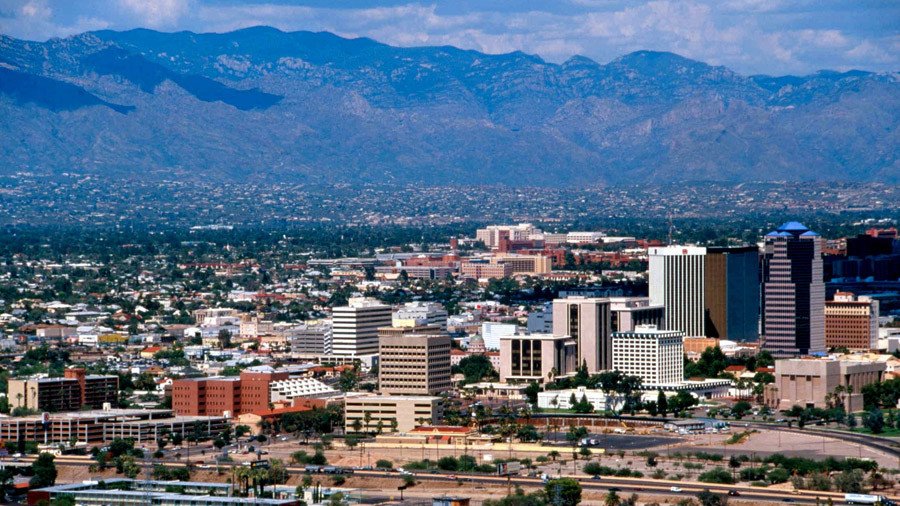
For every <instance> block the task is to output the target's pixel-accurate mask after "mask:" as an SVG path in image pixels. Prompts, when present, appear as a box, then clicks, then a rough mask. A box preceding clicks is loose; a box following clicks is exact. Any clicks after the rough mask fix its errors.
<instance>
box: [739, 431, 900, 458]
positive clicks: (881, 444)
mask: <svg viewBox="0 0 900 506" xmlns="http://www.w3.org/2000/svg"><path fill="white" fill-rule="evenodd" d="M731 425H732V427H734V428H740V427H748V428H751V429H764V430H781V431H785V432H794V433H797V434H813V435H816V436H823V437H829V438H833V439H840V440H842V441H850V442H853V443H857V444H861V445H863V446H866V447H868V448H872V449H873V450H878V451H881V452H884V453H886V454H888V455H891V456H893V457H897V458H898V459H900V443H897V442H896V441H891V440H889V439H885V438H881V437H878V436H869V435H867V434H852V433H849V432H842V431H837V430H829V429H817V428H814V427H809V426H807V427H804V428H802V429H799V428H795V427H791V428H788V427H785V426H783V425H773V424H770V423H759V422H746V423H741V422H735V423H732V424H731Z"/></svg>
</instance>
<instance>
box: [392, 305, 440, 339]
mask: <svg viewBox="0 0 900 506" xmlns="http://www.w3.org/2000/svg"><path fill="white" fill-rule="evenodd" d="M393 325H394V327H423V326H436V327H440V329H441V330H442V331H443V332H446V331H447V310H446V309H444V306H442V305H441V304H440V303H438V302H421V301H416V302H408V303H406V304H404V305H403V307H401V308H400V309H398V310H397V312H396V313H394V320H393Z"/></svg>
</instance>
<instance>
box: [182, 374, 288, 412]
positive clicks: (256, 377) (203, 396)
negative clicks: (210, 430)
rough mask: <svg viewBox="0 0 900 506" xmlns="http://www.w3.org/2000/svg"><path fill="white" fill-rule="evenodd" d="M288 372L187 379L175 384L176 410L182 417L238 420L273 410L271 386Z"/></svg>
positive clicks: (285, 377)
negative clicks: (228, 415) (248, 415)
mask: <svg viewBox="0 0 900 506" xmlns="http://www.w3.org/2000/svg"><path fill="white" fill-rule="evenodd" d="M288 377H289V376H288V373H287V372H253V371H244V372H242V373H241V375H240V377H237V378H235V377H206V378H185V379H179V380H175V381H173V382H172V409H173V410H175V412H176V413H178V414H179V415H189V416H222V415H223V414H230V415H232V416H237V415H239V414H243V413H250V412H253V411H260V410H267V409H269V403H271V402H272V397H271V393H270V388H269V387H270V384H271V383H272V382H275V381H280V380H286V379H288Z"/></svg>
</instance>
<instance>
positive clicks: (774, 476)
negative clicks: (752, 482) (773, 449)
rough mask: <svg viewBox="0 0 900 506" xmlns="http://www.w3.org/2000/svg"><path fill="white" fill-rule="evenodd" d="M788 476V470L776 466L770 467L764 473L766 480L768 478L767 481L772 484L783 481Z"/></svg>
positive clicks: (788, 477)
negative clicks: (770, 468) (769, 469)
mask: <svg viewBox="0 0 900 506" xmlns="http://www.w3.org/2000/svg"><path fill="white" fill-rule="evenodd" d="M790 477H791V473H789V472H788V470H787V469H785V468H783V467H776V468H775V469H772V470H771V471H769V472H768V473H766V480H768V481H769V483H773V484H774V483H784V482H786V481H788V479H790Z"/></svg>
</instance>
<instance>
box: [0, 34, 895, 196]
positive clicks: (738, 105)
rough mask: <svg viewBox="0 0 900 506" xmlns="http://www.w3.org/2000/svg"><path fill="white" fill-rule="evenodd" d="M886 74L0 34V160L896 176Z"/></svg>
mask: <svg viewBox="0 0 900 506" xmlns="http://www.w3.org/2000/svg"><path fill="white" fill-rule="evenodd" d="M898 91H900V88H898V79H897V75H896V74H876V73H870V72H864V71H850V72H843V73H840V72H832V71H822V72H818V73H816V74H813V75H809V76H780V77H772V76H743V75H740V74H737V73H735V72H733V71H731V70H729V69H728V68H725V67H716V66H710V65H707V64H705V63H702V62H698V61H694V60H690V59H688V58H684V57H682V56H679V55H676V54H673V53H666V52H655V51H638V52H635V53H630V54H627V55H624V56H622V57H620V58H617V59H615V60H613V61H611V62H609V63H607V64H600V63H597V62H595V61H593V60H591V59H589V58H586V57H583V56H576V57H573V58H570V59H569V60H567V61H565V62H563V63H562V64H554V63H548V62H545V61H544V60H542V59H541V58H539V57H537V56H533V55H528V54H525V53H522V52H514V53H509V54H501V55H488V54H484V53H479V52H477V51H470V50H462V49H458V48H454V47H450V46H442V47H412V48H398V47H392V46H388V45H385V44H381V43H379V42H376V41H373V40H371V39H365V38H360V39H345V38H341V37H338V36H336V35H334V34H331V33H326V32H322V33H312V32H291V33H285V32H281V31H279V30H276V29H274V28H268V27H254V28H247V29H243V30H238V31H235V32H230V33H224V34H196V33H191V32H178V33H162V32H156V31H152V30H146V29H137V30H130V31H125V32H116V31H97V32H88V33H84V34H81V35H77V36H73V37H69V38H65V39H51V40H49V41H47V42H30V41H23V40H17V39H13V38H10V37H6V36H0V114H2V118H4V119H2V120H0V133H2V135H0V174H4V173H12V172H17V171H32V172H54V171H60V172H61V171H83V172H87V173H97V174H110V175H117V176H119V175H126V176H130V177H163V176H165V177H170V176H177V177H201V178H210V177H213V178H215V177H221V178H236V179H240V178H247V177H253V178H258V179H270V178H271V179H273V180H279V179H290V180H292V181H304V180H308V181H310V182H312V183H315V182H347V183H365V182H412V183H424V184H472V183H491V184H493V183H502V184H510V185H524V184H536V185H568V184H603V183H618V182H642V181H654V182H663V181H681V180H720V181H747V180H761V179H768V180H798V181H800V180H849V181H885V182H890V183H898V182H900V163H898V156H897V155H898V146H900V142H898V132H897V125H898V123H900V122H898V114H900V103H898V102H900V93H898Z"/></svg>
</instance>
